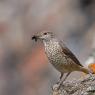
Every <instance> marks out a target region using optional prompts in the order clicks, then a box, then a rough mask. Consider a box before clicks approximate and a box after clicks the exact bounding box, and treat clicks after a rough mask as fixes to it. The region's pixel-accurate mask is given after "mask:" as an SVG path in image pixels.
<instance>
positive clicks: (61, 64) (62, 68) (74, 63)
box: [32, 32, 89, 80]
mask: <svg viewBox="0 0 95 95" xmlns="http://www.w3.org/2000/svg"><path fill="white" fill-rule="evenodd" d="M33 39H34V40H35V41H37V40H41V41H42V42H43V44H44V48H45V53H46V55H47V57H48V59H49V61H50V63H51V64H52V65H53V66H54V67H55V68H56V69H57V70H58V71H59V72H60V73H61V76H60V80H61V79H62V77H63V75H64V73H66V77H65V78H64V80H65V79H66V78H67V77H68V75H69V74H70V73H71V72H73V71H81V72H84V73H87V74H88V73H89V70H88V69H86V68H84V67H83V66H82V65H81V64H80V62H79V61H78V59H77V58H76V57H75V55H74V54H73V53H72V52H71V51H70V50H69V49H68V48H67V47H66V46H65V45H64V44H63V43H62V42H60V41H59V40H58V39H57V38H56V37H55V35H54V34H53V33H52V32H39V33H38V34H36V35H34V36H33V37H32V40H33Z"/></svg>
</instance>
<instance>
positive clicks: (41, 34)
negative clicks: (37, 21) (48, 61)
mask: <svg viewBox="0 0 95 95" xmlns="http://www.w3.org/2000/svg"><path fill="white" fill-rule="evenodd" d="M53 37H54V34H53V33H52V32H47V31H43V32H39V33H37V34H35V35H34V36H33V37H32V40H35V41H37V40H42V41H48V40H51V39H52V38H53Z"/></svg>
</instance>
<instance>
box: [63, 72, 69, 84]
mask: <svg viewBox="0 0 95 95" xmlns="http://www.w3.org/2000/svg"><path fill="white" fill-rule="evenodd" d="M69 75H70V72H69V73H67V74H66V76H65V78H64V79H63V80H62V83H63V82H64V81H65V80H66V79H67V77H68V76H69Z"/></svg>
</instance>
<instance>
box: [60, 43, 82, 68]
mask: <svg viewBox="0 0 95 95" xmlns="http://www.w3.org/2000/svg"><path fill="white" fill-rule="evenodd" d="M61 46H62V50H63V53H65V54H66V55H67V56H68V58H71V59H72V60H73V61H74V62H75V63H76V64H78V65H80V66H82V64H80V62H79V60H78V59H77V58H76V56H75V55H74V54H73V53H72V52H71V51H70V50H69V49H68V48H67V47H66V46H65V45H62V44H61ZM82 67H83V66H82Z"/></svg>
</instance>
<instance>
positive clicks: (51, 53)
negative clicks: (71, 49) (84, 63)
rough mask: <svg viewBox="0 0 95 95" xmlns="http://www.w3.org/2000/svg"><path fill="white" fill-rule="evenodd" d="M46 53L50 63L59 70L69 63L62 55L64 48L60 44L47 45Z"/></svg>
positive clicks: (50, 43) (51, 43)
mask: <svg viewBox="0 0 95 95" xmlns="http://www.w3.org/2000/svg"><path fill="white" fill-rule="evenodd" d="M45 52H46V55H47V57H48V59H49V61H50V63H51V64H52V65H53V66H54V67H55V68H56V69H58V70H60V67H61V66H62V65H63V63H64V64H65V63H67V60H66V56H65V55H64V54H63V53H62V48H61V46H60V45H59V43H58V42H49V43H45Z"/></svg>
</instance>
